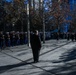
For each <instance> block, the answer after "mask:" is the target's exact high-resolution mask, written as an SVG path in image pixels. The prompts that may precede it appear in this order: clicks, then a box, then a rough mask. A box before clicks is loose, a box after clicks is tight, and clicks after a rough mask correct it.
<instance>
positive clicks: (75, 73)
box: [41, 48, 76, 75]
mask: <svg viewBox="0 0 76 75" xmlns="http://www.w3.org/2000/svg"><path fill="white" fill-rule="evenodd" d="M49 62H50V61H49ZM52 63H53V64H54V65H52V66H50V67H54V68H53V69H50V70H48V71H49V72H50V73H52V74H54V75H76V48H73V49H71V50H69V51H67V52H65V53H63V54H62V55H61V56H60V59H59V60H58V61H52ZM61 63H62V65H61ZM59 64H60V65H59ZM44 74H45V73H43V74H41V75H44Z"/></svg>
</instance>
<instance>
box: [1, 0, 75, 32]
mask: <svg viewBox="0 0 76 75" xmlns="http://www.w3.org/2000/svg"><path fill="white" fill-rule="evenodd" d="M0 1H1V2H0V3H1V4H0V11H1V13H0V28H1V26H2V27H3V28H1V29H3V30H4V31H11V30H16V31H27V30H33V29H38V30H39V31H42V30H43V29H44V30H46V31H53V30H55V29H57V30H58V31H60V29H64V25H65V24H67V25H69V24H70V26H69V28H70V29H69V31H71V30H72V29H73V30H75V28H76V21H75V20H76V9H74V10H72V11H71V10H70V4H69V2H68V1H69V0H38V1H37V0H12V1H11V2H6V0H0ZM73 6H74V7H75V6H76V5H73ZM62 25H63V26H62ZM7 27H9V30H8V28H7ZM6 28H7V29H6ZM27 28H29V29H27ZM1 29H0V30H1Z"/></svg>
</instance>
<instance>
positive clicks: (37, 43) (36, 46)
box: [30, 30, 41, 63]
mask: <svg viewBox="0 0 76 75" xmlns="http://www.w3.org/2000/svg"><path fill="white" fill-rule="evenodd" d="M30 43H31V48H32V53H33V59H34V63H36V62H38V61H39V53H40V49H41V40H40V37H39V34H38V31H37V30H35V31H34V32H33V33H32V34H31V38H30Z"/></svg>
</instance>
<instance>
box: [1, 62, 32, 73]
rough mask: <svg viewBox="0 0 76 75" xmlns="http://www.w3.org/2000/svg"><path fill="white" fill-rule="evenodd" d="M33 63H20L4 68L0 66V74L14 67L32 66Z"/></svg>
mask: <svg viewBox="0 0 76 75" xmlns="http://www.w3.org/2000/svg"><path fill="white" fill-rule="evenodd" d="M32 63H33V62H29V63H28V62H21V63H17V64H13V65H6V66H0V74H1V73H4V72H6V71H8V70H10V69H13V68H16V67H20V66H25V65H29V64H32Z"/></svg>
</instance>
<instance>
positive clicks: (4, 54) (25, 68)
mask: <svg viewBox="0 0 76 75" xmlns="http://www.w3.org/2000/svg"><path fill="white" fill-rule="evenodd" d="M0 75H76V42H72V41H67V40H59V41H57V40H48V41H46V42H45V44H43V43H42V48H41V51H40V59H39V62H38V63H33V56H32V50H31V48H30V47H28V46H27V45H20V46H14V47H10V48H6V49H4V50H2V51H1V50H0Z"/></svg>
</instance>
